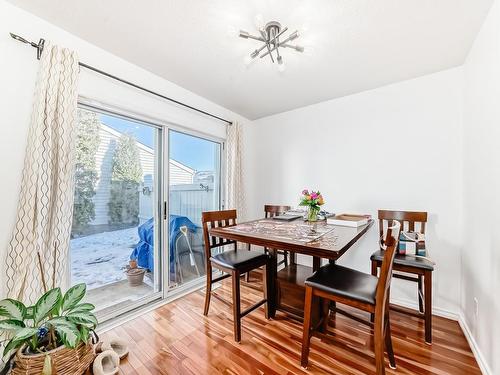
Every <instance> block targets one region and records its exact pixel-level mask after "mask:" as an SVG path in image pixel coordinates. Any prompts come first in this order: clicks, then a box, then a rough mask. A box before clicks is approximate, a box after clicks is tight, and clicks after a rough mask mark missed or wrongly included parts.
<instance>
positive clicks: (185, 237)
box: [168, 130, 221, 289]
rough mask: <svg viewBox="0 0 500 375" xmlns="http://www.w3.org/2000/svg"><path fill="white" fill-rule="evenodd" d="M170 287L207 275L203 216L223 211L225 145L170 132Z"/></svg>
mask: <svg viewBox="0 0 500 375" xmlns="http://www.w3.org/2000/svg"><path fill="white" fill-rule="evenodd" d="M168 163H169V165H168V170H169V199H168V207H169V218H168V219H169V243H170V245H169V269H170V272H169V287H170V289H172V288H175V287H178V286H180V285H182V284H185V283H187V282H189V281H193V280H196V279H198V278H200V277H202V276H204V275H205V262H206V259H205V256H204V249H203V231H202V226H201V213H202V212H203V211H214V210H218V209H220V205H221V200H220V196H221V190H220V179H221V143H219V142H215V141H212V140H209V139H205V138H201V137H196V136H193V135H190V134H186V133H181V132H178V131H174V130H170V131H169V161H168Z"/></svg>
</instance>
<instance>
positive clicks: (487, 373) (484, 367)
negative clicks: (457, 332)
mask: <svg viewBox="0 0 500 375" xmlns="http://www.w3.org/2000/svg"><path fill="white" fill-rule="evenodd" d="M458 324H460V328H462V331H463V333H464V335H465V338H466V339H467V342H468V343H469V346H470V348H471V350H472V353H473V354H474V357H475V358H476V361H477V364H478V365H479V368H480V369H481V372H482V373H483V375H493V371H491V369H490V366H489V365H488V362H486V359H485V358H484V356H483V353H482V352H481V350H480V349H479V346H478V345H477V342H476V339H474V336H473V335H472V332H471V330H470V328H469V326H468V324H467V322H466V320H465V316H464V315H463V314H462V313H461V314H459V319H458Z"/></svg>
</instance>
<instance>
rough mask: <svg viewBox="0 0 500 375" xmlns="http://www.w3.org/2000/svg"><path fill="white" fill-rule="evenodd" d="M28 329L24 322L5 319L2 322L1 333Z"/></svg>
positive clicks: (0, 323)
mask: <svg viewBox="0 0 500 375" xmlns="http://www.w3.org/2000/svg"><path fill="white" fill-rule="evenodd" d="M24 327H26V326H25V325H24V322H22V321H20V320H15V319H5V320H0V330H1V331H18V330H19V329H21V328H24Z"/></svg>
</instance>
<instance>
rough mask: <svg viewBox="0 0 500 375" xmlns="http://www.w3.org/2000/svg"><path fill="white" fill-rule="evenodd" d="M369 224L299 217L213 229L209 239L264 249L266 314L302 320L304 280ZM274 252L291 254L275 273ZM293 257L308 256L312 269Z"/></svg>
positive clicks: (341, 252) (345, 248)
mask: <svg viewBox="0 0 500 375" xmlns="http://www.w3.org/2000/svg"><path fill="white" fill-rule="evenodd" d="M372 225H373V219H369V220H368V224H366V225H363V226H360V227H356V228H355V227H347V226H339V225H330V224H327V223H326V221H325V220H323V221H318V222H316V223H308V222H305V221H304V220H303V219H301V218H298V219H295V220H292V221H283V220H277V219H273V218H268V219H260V220H254V221H250V222H246V223H241V224H236V225H233V226H228V227H220V228H218V227H215V228H212V229H210V236H214V237H219V238H224V239H227V240H234V241H237V242H241V243H246V244H249V245H256V246H262V247H264V248H265V249H267V250H268V252H269V254H270V255H271V270H270V276H271V277H270V280H268V282H270V283H271V286H270V290H272V291H274V292H273V293H271V295H268V307H269V315H270V317H271V318H273V317H275V315H276V311H277V310H280V311H284V312H286V313H287V314H288V315H291V316H292V317H295V318H297V319H302V318H303V314H304V296H305V287H304V282H305V280H306V278H308V277H309V276H311V275H312V274H313V272H314V271H316V270H317V269H318V268H319V267H320V266H321V260H322V259H328V260H329V261H330V262H335V261H337V259H339V258H340V257H341V256H342V255H344V254H345V253H346V252H347V251H348V250H349V249H350V248H351V247H352V245H354V244H355V243H356V242H357V241H358V240H359V239H360V238H361V237H362V236H363V235H364V234H365V233H366V232H367V231H368V229H369V228H370V227H371V226H372ZM278 250H287V251H289V252H291V254H292V259H291V262H290V263H289V265H288V266H286V267H284V268H282V269H281V270H278V259H277V257H278V256H277V251H278ZM242 251H244V250H242ZM295 254H303V255H309V256H311V257H312V260H313V261H312V267H310V266H306V265H302V264H297V262H296V257H295ZM315 310H316V309H315ZM317 310H318V311H319V308H318V309H317ZM313 320H316V317H313Z"/></svg>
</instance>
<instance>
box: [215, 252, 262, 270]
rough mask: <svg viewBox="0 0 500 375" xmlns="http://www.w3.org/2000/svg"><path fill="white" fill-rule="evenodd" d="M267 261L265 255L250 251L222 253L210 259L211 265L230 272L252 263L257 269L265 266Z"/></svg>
mask: <svg viewBox="0 0 500 375" xmlns="http://www.w3.org/2000/svg"><path fill="white" fill-rule="evenodd" d="M268 259H269V256H268V255H267V254H264V253H261V252H258V251H252V250H250V251H248V250H238V251H235V250H230V251H224V252H223V253H220V254H217V255H214V256H212V257H211V258H210V260H211V261H212V262H213V263H215V264H219V265H220V266H222V267H225V268H229V269H232V270H235V269H238V268H241V267H245V266H247V265H249V264H250V263H254V262H256V263H257V264H259V265H258V266H257V267H260V266H262V265H264V264H266V262H267V260H268ZM259 261H260V262H259Z"/></svg>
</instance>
